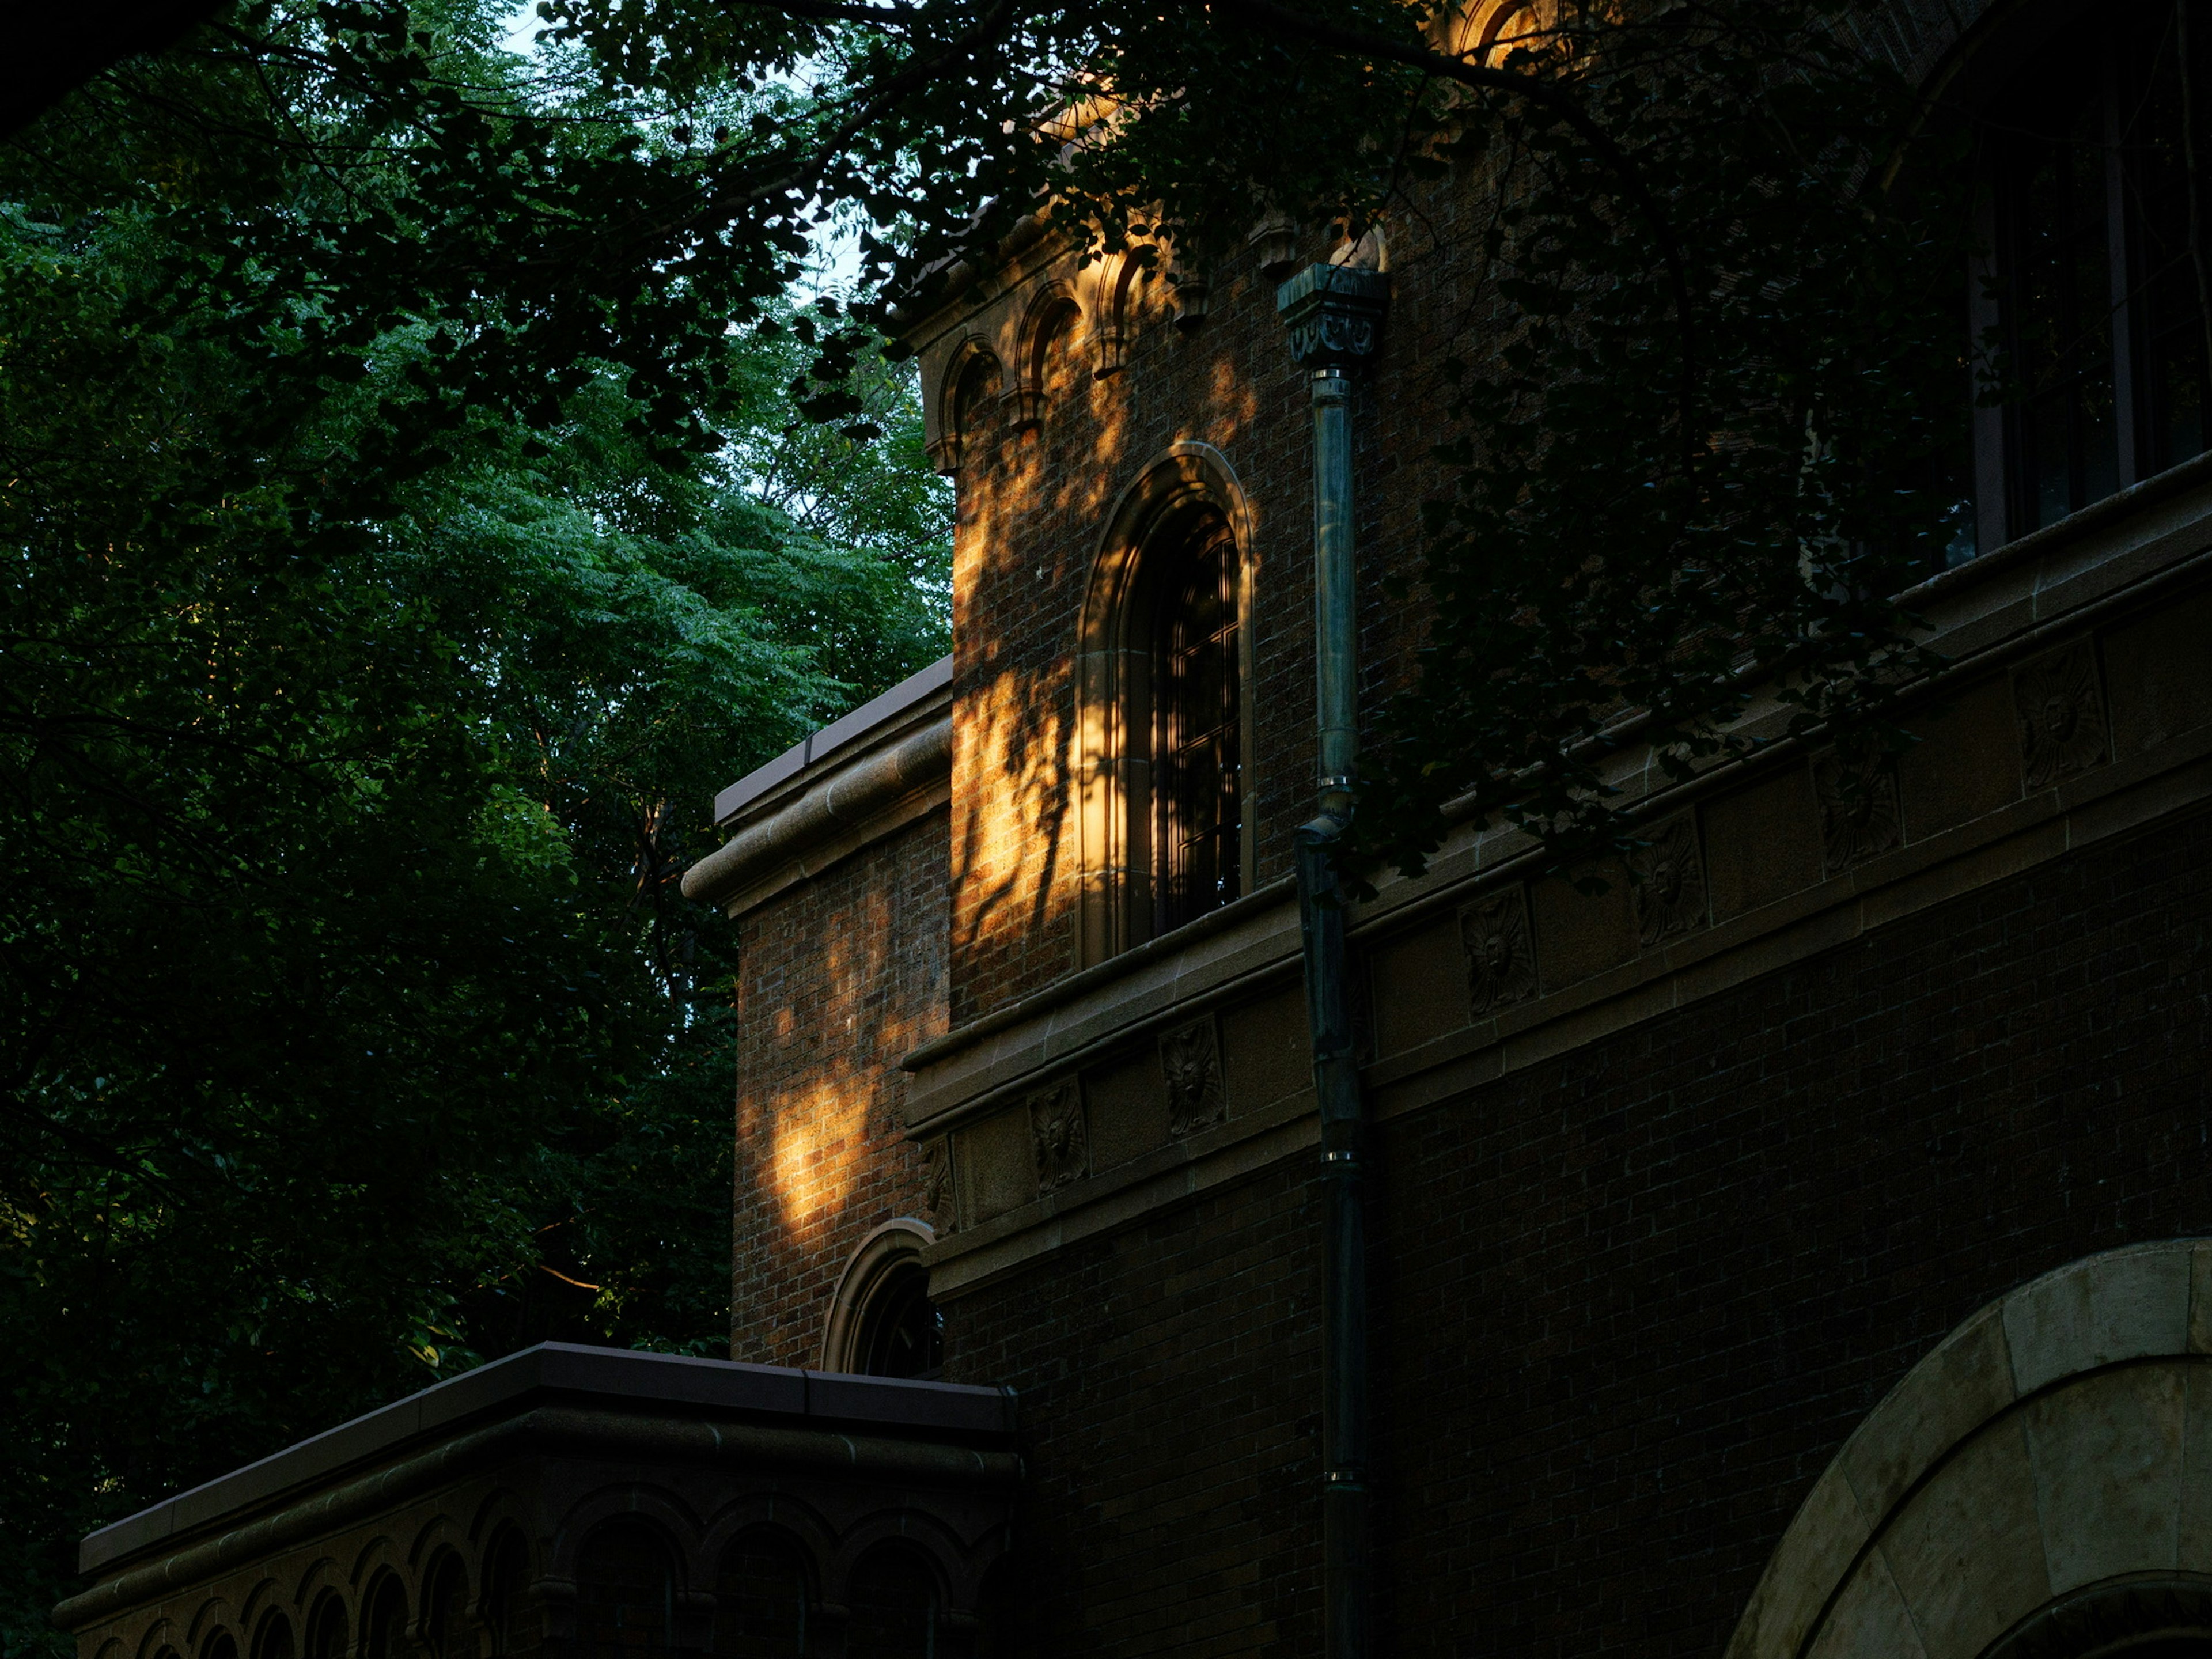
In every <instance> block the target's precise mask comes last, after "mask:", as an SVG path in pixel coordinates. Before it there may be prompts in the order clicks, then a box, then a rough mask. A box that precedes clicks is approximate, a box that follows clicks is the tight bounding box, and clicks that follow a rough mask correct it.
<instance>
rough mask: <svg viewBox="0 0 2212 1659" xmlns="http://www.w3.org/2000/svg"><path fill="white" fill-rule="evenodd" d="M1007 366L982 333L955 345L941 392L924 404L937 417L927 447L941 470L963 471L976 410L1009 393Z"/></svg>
mask: <svg viewBox="0 0 2212 1659" xmlns="http://www.w3.org/2000/svg"><path fill="white" fill-rule="evenodd" d="M1007 389H1008V388H1007V386H1006V366H1005V365H1004V364H1003V363H1001V362H1000V360H999V354H998V353H997V352H996V351H995V350H994V349H992V346H991V343H990V341H988V340H987V339H986V338H985V337H983V336H982V335H981V334H980V333H976V334H970V335H969V336H968V337H966V338H965V339H963V340H962V341H961V342H960V343H959V344H958V345H957V346H955V347H953V349H952V350H951V355H950V356H947V357H946V358H945V370H944V373H943V374H940V375H939V377H938V381H937V395H936V396H935V397H933V398H928V399H927V401H926V403H925V405H924V410H923V414H924V416H925V420H927V416H930V415H934V416H935V417H936V418H935V421H934V422H933V429H927V430H925V431H924V433H923V435H922V436H923V443H924V447H925V448H926V449H927V452H928V454H929V459H930V464H931V465H933V466H934V467H935V468H936V469H937V470H938V471H939V472H944V473H953V472H957V471H959V470H960V462H961V459H962V457H963V455H964V454H965V453H967V450H968V447H969V446H968V439H969V435H970V431H971V428H973V427H974V426H975V420H976V411H977V410H981V409H983V408H985V407H991V408H995V407H996V406H997V405H998V404H999V403H1000V401H1001V400H1002V399H1003V398H1005V396H1006V392H1007Z"/></svg>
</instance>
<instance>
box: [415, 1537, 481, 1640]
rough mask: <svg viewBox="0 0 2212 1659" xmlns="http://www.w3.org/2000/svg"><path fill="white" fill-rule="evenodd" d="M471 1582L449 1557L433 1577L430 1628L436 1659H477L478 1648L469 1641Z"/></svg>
mask: <svg viewBox="0 0 2212 1659" xmlns="http://www.w3.org/2000/svg"><path fill="white" fill-rule="evenodd" d="M468 1598H469V1586H468V1579H467V1577H466V1576H465V1573H464V1572H463V1571H462V1568H461V1564H460V1562H459V1559H456V1558H455V1557H453V1556H451V1555H448V1556H447V1557H446V1558H445V1559H443V1560H442V1561H441V1562H440V1563H439V1564H438V1566H437V1570H436V1571H435V1573H433V1574H432V1576H431V1580H430V1594H429V1605H428V1609H427V1616H426V1618H425V1620H424V1623H425V1624H426V1625H427V1626H428V1636H429V1638H430V1653H431V1656H432V1659H475V1644H473V1643H472V1642H471V1641H470V1640H469V1639H468V1634H467V1631H468V1626H467V1613H468Z"/></svg>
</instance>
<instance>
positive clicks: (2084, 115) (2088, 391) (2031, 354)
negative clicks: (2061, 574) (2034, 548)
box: [1999, 58, 2120, 530]
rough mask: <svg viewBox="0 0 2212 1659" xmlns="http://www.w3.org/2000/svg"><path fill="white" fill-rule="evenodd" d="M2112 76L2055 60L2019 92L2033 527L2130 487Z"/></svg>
mask: <svg viewBox="0 0 2212 1659" xmlns="http://www.w3.org/2000/svg"><path fill="white" fill-rule="evenodd" d="M2103 80H2104V77H2103V76H2098V75H2094V74H2092V75H2089V76H2083V75H2082V74H2081V66H2080V63H2079V59H2078V58H2076V59H2075V60H2074V61H2072V62H2070V63H2069V62H2067V61H2064V60H2054V61H2053V62H2051V64H2047V65H2046V66H2045V68H2044V69H2042V70H2040V72H2039V73H2038V74H2037V75H2036V76H2034V77H2033V79H2032V80H2031V82H2029V84H2028V85H2027V87H2025V88H2022V89H2021V90H2020V91H2019V92H2016V93H2015V95H2014V98H2013V100H2011V101H2012V108H2011V110H2010V112H2008V113H2009V115H2010V118H2011V122H2012V124H2013V125H2014V129H2015V130H2014V131H2013V133H2012V135H2011V136H2012V138H2013V145H2012V153H2011V155H2010V156H2009V157H2008V166H2007V167H2006V173H2007V175H2008V176H2007V177H2006V179H2005V180H2004V185H2003V188H2002V194H2001V196H2000V200H1999V213H2000V216H2001V218H2000V234H2001V236H2002V238H2003V240H2004V244H2005V249H2006V253H2007V255H2008V260H2007V263H2008V271H2007V277H2008V280H2007V282H2006V284H2005V295H2004V307H2005V312H2006V319H2005V320H2006V325H2007V327H2006V332H2007V335H2008V343H2009V345H2010V347H2011V349H2012V368H2013V373H2014V375H2015V385H2016V387H2017V390H2018V393H2019V399H2020V401H2019V405H2018V408H2017V410H2016V412H2015V422H2016V426H2015V439H2014V449H2015V458H2016V462H2017V467H2018V471H2017V483H2016V489H2017V495H2018V501H2019V504H2020V506H2021V509H2022V513H2023V517H2024V519H2025V523H2024V524H2023V525H2022V526H2021V528H2022V529H2024V530H2033V529H2035V528H2038V527H2039V526H2043V525H2046V524H2053V523H2056V522H2057V520H2060V519H2063V518H2064V517H2065V516H2066V515H2067V514H2068V513H2072V512H2075V511H2076V510H2077V509H2079V508H2081V507H2086V506H2087V505H2088V504H2089V503H2090V502H2091V501H2100V500H2102V499H2103V498H2104V497H2105V496H2106V495H2111V494H2112V492H2113V491H2114V490H2115V489H2118V488H2119V486H2120V467H2119V426H2118V419H2117V411H2116V409H2115V405H2114V397H2115V391H2114V386H2113V373H2112V369H2113V364H2112V305H2113V297H2114V296H2113V289H2112V226H2111V199H2110V197H2109V195H2108V193H2107V191H2106V185H2107V183H2108V179H2107V173H2109V171H2110V168H2109V166H2108V163H2109V161H2110V160H2111V149H2110V146H2109V145H2108V144H2107V143H2106V142H2105V139H2106V132H2105V128H2106V101H2107V100H2106V98H2105V97H2104V95H2103V90H2104V88H2103Z"/></svg>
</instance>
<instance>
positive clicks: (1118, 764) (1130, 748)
mask: <svg viewBox="0 0 2212 1659" xmlns="http://www.w3.org/2000/svg"><path fill="white" fill-rule="evenodd" d="M1207 515H1214V516H1218V519H1219V520H1220V521H1221V522H1222V523H1223V524H1224V525H1225V526H1226V527H1227V529H1228V532H1229V534H1230V535H1231V537H1232V538H1234V539H1235V542H1236V545H1237V596H1236V601H1237V652H1238V655H1239V658H1240V660H1239V662H1238V664H1237V668H1238V675H1237V678H1238V681H1239V683H1240V684H1241V686H1242V687H1243V692H1242V696H1243V702H1244V707H1243V717H1242V719H1241V720H1240V721H1239V727H1240V739H1241V745H1242V753H1241V755H1240V757H1239V763H1240V765H1241V768H1242V771H1243V791H1244V799H1246V800H1247V801H1249V800H1250V799H1252V792H1253V787H1254V782H1255V776H1256V770H1255V766H1254V761H1253V752H1254V751H1253V738H1252V733H1253V724H1254V722H1253V720H1252V718H1251V708H1250V701H1251V685H1252V679H1253V676H1252V592H1253V574H1254V561H1253V554H1252V511H1251V505H1250V502H1249V501H1248V499H1247V498H1246V496H1245V494H1244V489H1243V485H1242V484H1241V483H1238V481H1237V473H1236V471H1235V469H1233V468H1232V467H1231V465H1229V460H1228V458H1227V457H1226V456H1225V455H1224V454H1222V453H1221V452H1220V451H1219V450H1218V449H1216V448H1214V447H1212V445H1211V444H1203V443H1196V442H1192V441H1183V442H1180V443H1176V444H1174V445H1172V446H1170V447H1169V449H1168V450H1167V451H1166V453H1164V454H1162V455H1160V456H1159V457H1158V458H1157V459H1154V460H1153V461H1152V462H1151V463H1149V464H1148V465H1146V467H1145V468H1144V470H1143V471H1141V472H1139V474H1138V476H1137V478H1136V480H1135V482H1134V483H1131V484H1130V485H1129V487H1128V488H1127V489H1125V490H1123V491H1122V492H1121V499H1120V500H1119V501H1116V502H1115V505H1114V509H1113V511H1112V513H1110V514H1109V516H1108V519H1107V521H1106V532H1105V534H1104V536H1103V538H1101V539H1100V542H1099V544H1098V550H1097V553H1096V554H1095V555H1094V556H1092V559H1091V574H1090V580H1089V582H1088V584H1087V585H1086V586H1085V592H1084V596H1083V610H1082V614H1081V617H1080V618H1079V621H1078V623H1077V637H1076V643H1075V691H1076V720H1075V743H1076V754H1075V757H1074V759H1075V775H1076V788H1077V791H1078V796H1079V811H1078V840H1079V857H1080V860H1081V863H1082V896H1081V899H1080V901H1079V902H1080V905H1081V915H1080V925H1079V927H1078V929H1077V949H1078V951H1079V956H1080V964H1079V965H1082V966H1085V967H1087V966H1089V965H1090V964H1091V963H1097V962H1103V961H1105V960H1106V959H1107V958H1108V957H1112V956H1115V955H1117V954H1118V953H1120V952H1121V951H1126V950H1127V949H1128V948H1129V947H1130V946H1131V945H1139V944H1141V943H1143V942H1144V941H1145V940H1146V939H1149V938H1151V937H1152V932H1153V926H1154V914H1153V913H1154V903H1153V900H1154V894H1153V887H1152V863H1153V859H1152V825H1151V817H1152V783H1153V780H1152V719H1151V695H1152V688H1151V676H1152V641H1151V639H1150V638H1149V632H1150V629H1151V626H1152V616H1151V602H1152V593H1151V592H1150V591H1149V586H1148V583H1147V581H1146V576H1147V574H1149V573H1148V568H1147V566H1148V559H1147V554H1148V553H1156V552H1158V550H1161V549H1163V548H1164V547H1165V546H1167V545H1169V544H1171V543H1172V542H1173V540H1174V539H1175V538H1176V536H1177V535H1178V533H1179V532H1181V531H1182V528H1183V527H1184V526H1188V525H1189V524H1190V523H1192V522H1193V521H1194V520H1199V519H1202V518H1204V517H1206V516H1207ZM1254 816H1255V815H1254V814H1253V813H1252V812H1251V811H1246V812H1245V813H1244V817H1243V836H1242V842H1241V845H1240V847H1239V848H1238V860H1239V862H1240V865H1241V874H1242V878H1243V890H1244V891H1247V892H1249V891H1250V890H1251V886H1252V876H1253V851H1254V837H1253V821H1254Z"/></svg>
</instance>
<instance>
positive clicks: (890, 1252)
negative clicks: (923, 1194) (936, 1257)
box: [821, 1216, 937, 1375]
mask: <svg viewBox="0 0 2212 1659" xmlns="http://www.w3.org/2000/svg"><path fill="white" fill-rule="evenodd" d="M936 1242H937V1230H936V1229H935V1228H933V1227H932V1226H931V1225H929V1224H928V1223H927V1222H926V1221H918V1220H916V1219H915V1218H914V1217H912V1216H899V1217H896V1218H894V1219H892V1220H890V1221H886V1222H884V1224H883V1225H881V1226H878V1227H877V1228H875V1229H874V1230H873V1231H871V1232H870V1233H869V1234H868V1236H867V1237H866V1238H864V1239H862V1240H861V1241H860V1243H859V1244H858V1245H857V1246H855V1247H854V1251H853V1254H852V1255H851V1256H850V1257H848V1259H847V1261H846V1262H845V1270H844V1272H843V1273H840V1274H839V1275H838V1276H837V1288H836V1291H835V1292H833V1293H832V1295H831V1297H830V1298H829V1320H828V1322H827V1324H826V1326H825V1327H824V1328H823V1333H822V1364H821V1369H822V1370H825V1371H837V1372H841V1373H845V1374H848V1375H849V1374H854V1373H857V1372H858V1371H859V1370H860V1344H861V1342H862V1340H864V1339H865V1338H866V1334H867V1326H868V1314H869V1311H870V1307H871V1304H872V1303H873V1302H874V1300H875V1298H876V1297H877V1295H878V1292H879V1291H882V1290H883V1288H884V1285H885V1283H886V1282H887V1281H888V1280H889V1279H890V1275H891V1273H893V1272H895V1271H896V1269H898V1268H899V1267H903V1266H905V1265H907V1264H908V1263H909V1262H919V1261H921V1259H922V1253H923V1252H924V1251H926V1250H927V1249H928V1248H929V1247H930V1246H931V1245H932V1244H933V1243H936Z"/></svg>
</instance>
